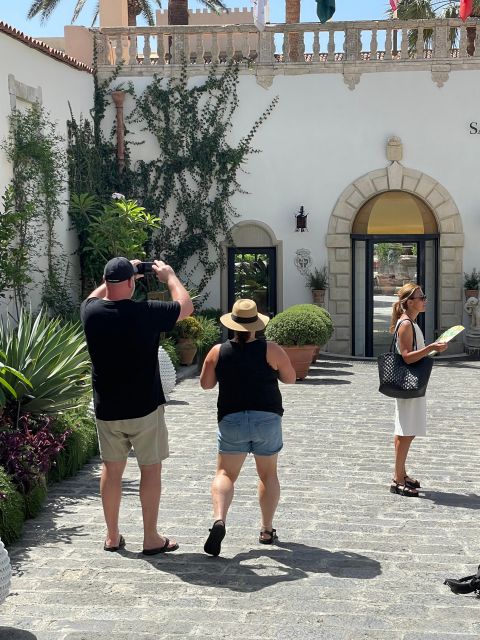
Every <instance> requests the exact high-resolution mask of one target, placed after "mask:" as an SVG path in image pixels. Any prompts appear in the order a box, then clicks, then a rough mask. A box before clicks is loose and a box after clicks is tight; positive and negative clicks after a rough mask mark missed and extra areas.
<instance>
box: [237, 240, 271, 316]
mask: <svg viewBox="0 0 480 640" xmlns="http://www.w3.org/2000/svg"><path fill="white" fill-rule="evenodd" d="M240 298H249V299H250V300H255V302H256V303H257V308H258V311H259V312H260V313H263V314H265V315H269V316H273V315H275V313H276V311H277V308H276V255H275V249H273V248H271V247H267V248H239V247H236V248H229V250H228V301H229V309H231V308H232V305H233V303H234V302H235V300H238V299H240Z"/></svg>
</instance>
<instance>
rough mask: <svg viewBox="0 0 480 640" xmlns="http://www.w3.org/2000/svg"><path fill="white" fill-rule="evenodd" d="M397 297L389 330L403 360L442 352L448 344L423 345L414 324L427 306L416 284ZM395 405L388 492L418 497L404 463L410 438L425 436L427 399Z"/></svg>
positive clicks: (417, 485)
mask: <svg viewBox="0 0 480 640" xmlns="http://www.w3.org/2000/svg"><path fill="white" fill-rule="evenodd" d="M397 296H398V302H395V304H394V305H393V310H392V320H391V324H390V332H391V333H395V332H397V340H396V347H397V351H398V353H400V354H401V356H402V357H403V359H404V361H405V363H406V364H413V363H414V362H418V361H419V360H421V359H422V358H425V356H428V354H429V353H431V352H432V351H437V352H439V353H440V352H442V351H445V349H446V348H447V346H448V345H447V344H445V343H443V342H433V343H432V344H429V345H427V346H425V340H424V338H423V333H422V330H421V329H420V327H419V326H418V324H417V317H418V314H419V313H424V312H425V309H426V306H427V296H426V295H424V293H423V291H422V288H421V287H420V285H418V284H414V283H413V282H409V283H407V284H405V285H404V286H403V287H401V289H399V291H398V293H397ZM414 331H415V334H414ZM395 405H396V406H395V432H394V433H395V438H394V442H395V470H394V475H393V479H392V484H391V486H390V491H391V493H397V494H399V495H402V496H409V497H415V496H418V490H419V489H420V482H419V481H418V480H415V479H414V478H412V477H411V476H409V475H408V473H407V470H406V467H405V463H406V460H407V455H408V451H409V449H410V445H411V444H412V440H413V439H414V438H415V436H425V435H426V433H427V399H426V397H425V396H423V397H421V398H408V399H404V398H396V399H395Z"/></svg>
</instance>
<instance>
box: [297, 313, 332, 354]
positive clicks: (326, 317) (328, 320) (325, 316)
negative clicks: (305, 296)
mask: <svg viewBox="0 0 480 640" xmlns="http://www.w3.org/2000/svg"><path fill="white" fill-rule="evenodd" d="M289 309H290V311H292V312H293V311H305V312H307V313H313V314H315V315H316V316H317V317H318V318H319V319H320V320H321V322H323V324H324V325H325V329H326V336H325V342H323V343H322V344H319V345H317V346H316V347H315V350H314V352H313V356H312V364H313V363H314V362H315V360H316V359H317V357H318V354H319V353H320V351H321V349H322V347H324V346H325V344H326V343H327V342H328V341H329V340H330V338H331V337H332V334H333V329H334V325H333V321H332V316H331V315H330V314H329V313H328V311H327V310H326V309H324V308H323V307H320V306H318V305H316V304H295V305H293V307H289Z"/></svg>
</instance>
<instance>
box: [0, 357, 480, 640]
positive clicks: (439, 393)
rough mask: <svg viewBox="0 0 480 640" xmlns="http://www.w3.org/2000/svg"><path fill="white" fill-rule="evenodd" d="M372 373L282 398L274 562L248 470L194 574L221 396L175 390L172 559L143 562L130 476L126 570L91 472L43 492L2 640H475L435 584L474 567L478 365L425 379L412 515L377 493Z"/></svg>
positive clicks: (405, 505)
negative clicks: (213, 550) (112, 549)
mask: <svg viewBox="0 0 480 640" xmlns="http://www.w3.org/2000/svg"><path fill="white" fill-rule="evenodd" d="M377 385H378V380H377V370H376V366H375V364H374V363H370V362H351V361H345V360H342V361H340V360H338V361H337V360H321V361H320V362H319V363H317V365H316V366H315V367H314V368H312V369H311V375H310V377H309V378H308V379H307V380H306V381H305V382H303V383H298V384H297V385H295V386H291V387H286V386H284V387H282V390H283V394H284V400H285V409H286V411H285V418H284V436H285V448H284V451H283V453H282V454H281V458H280V476H281V483H282V498H281V503H280V506H279V510H278V513H277V517H276V520H275V525H276V527H277V529H278V532H279V536H280V543H279V544H278V546H274V547H266V546H263V545H259V544H258V543H257V538H258V528H259V513H258V507H257V503H256V496H255V491H256V481H255V473H254V464H253V461H252V460H247V461H246V464H245V468H244V472H243V474H242V476H241V477H240V480H239V482H238V486H237V489H236V495H235V498H234V503H233V507H232V510H231V514H230V517H229V521H228V531H227V537H226V538H225V541H224V544H223V549H222V556H221V557H219V558H211V557H207V556H206V555H204V553H203V543H204V540H205V537H206V534H207V532H208V527H209V526H210V525H211V508H210V496H209V487H210V482H211V479H212V476H213V473H214V468H215V451H216V449H215V447H216V439H215V403H216V392H215V391H210V392H204V391H202V390H201V389H200V386H199V384H198V379H190V380H186V381H184V382H182V383H181V384H180V385H178V386H177V388H176V391H175V393H174V395H173V401H172V403H171V404H170V406H169V407H168V409H167V412H168V413H167V422H168V425H169V430H170V442H171V450H172V455H171V457H170V459H169V460H168V461H167V462H166V464H165V467H164V495H163V497H162V505H161V517H160V521H161V530H162V531H163V532H165V533H167V534H168V535H172V536H175V537H176V538H177V539H178V541H179V543H180V545H181V547H180V550H179V551H178V552H176V553H174V554H169V555H163V556H157V557H153V558H145V557H142V556H141V554H139V551H140V550H141V542H142V538H141V515H140V509H139V504H138V497H137V494H138V474H137V468H136V463H135V460H134V459H130V460H129V464H128V467H127V474H126V478H125V486H124V488H125V499H124V502H123V504H122V514H121V515H122V533H123V534H124V536H125V538H126V540H127V547H126V549H125V551H123V552H122V553H118V554H114V553H110V554H107V553H104V552H103V550H102V544H103V533H104V527H103V520H102V511H101V505H100V499H99V496H98V474H99V463H98V460H97V461H95V462H94V463H93V464H92V465H90V466H87V467H86V468H85V469H84V470H83V471H82V472H81V473H80V475H78V476H77V477H76V478H73V479H71V480H69V481H66V482H63V483H61V484H59V485H56V486H53V487H52V489H51V491H50V494H49V495H50V497H49V502H48V504H47V506H46V508H45V509H44V511H43V512H42V514H41V515H40V517H38V518H37V519H36V520H33V521H30V522H28V523H27V525H26V527H25V534H24V536H23V538H22V540H21V541H20V542H19V543H18V544H17V545H15V546H13V547H11V548H10V553H11V556H12V562H13V565H14V570H15V575H14V578H13V584H12V594H11V596H10V597H9V598H8V599H7V601H6V602H5V603H4V604H3V605H2V606H0V638H1V640H5V639H7V638H8V640H27V639H32V640H34V639H35V638H37V640H97V639H98V640H100V639H102V640H103V639H104V638H109V639H110V638H111V639H112V640H127V639H128V640H130V639H134V640H137V639H138V640H140V639H145V640H146V639H148V640H151V639H153V638H155V639H173V638H175V639H178V638H190V637H194V638H216V639H218V638H235V639H236V640H237V639H238V640H241V639H242V638H249V639H250V640H257V639H258V640H260V639H262V640H287V639H288V640H289V639H295V638H301V639H302V640H313V639H319V638H326V639H329V640H330V639H331V640H348V639H355V640H357V639H372V640H373V639H382V640H384V639H388V640H433V638H435V640H445V639H447V638H448V639H451V640H463V639H467V638H468V639H472V640H473V639H474V638H478V637H479V636H480V601H478V600H477V599H476V598H475V597H473V596H454V595H453V594H452V593H451V592H450V591H449V590H448V589H447V587H445V586H443V584H442V582H443V579H444V578H445V577H446V576H450V577H459V576H463V575H467V574H469V573H473V572H474V571H475V570H476V566H477V564H478V563H479V562H480V536H479V518H478V513H477V510H478V509H479V508H480V495H479V493H480V478H479V467H480V463H479V460H478V452H479V450H480V433H479V429H480V408H479V397H480V394H479V389H480V363H479V362H457V363H450V364H448V365H446V364H440V363H439V364H437V365H436V366H435V368H434V370H433V374H432V379H431V384H430V388H429V396H428V410H429V435H428V437H427V438H418V439H417V440H416V441H415V442H414V444H413V448H412V453H411V458H410V469H411V472H412V474H415V475H417V476H418V477H420V478H421V480H422V485H423V486H424V487H425V491H424V493H423V497H422V498H421V499H416V498H413V499H408V498H403V497H401V496H396V495H392V494H390V493H389V492H388V487H389V480H390V478H391V472H392V471H391V468H392V432H393V426H392V425H393V401H392V400H389V399H387V398H384V397H383V396H381V395H380V394H379V393H377V391H376V389H377Z"/></svg>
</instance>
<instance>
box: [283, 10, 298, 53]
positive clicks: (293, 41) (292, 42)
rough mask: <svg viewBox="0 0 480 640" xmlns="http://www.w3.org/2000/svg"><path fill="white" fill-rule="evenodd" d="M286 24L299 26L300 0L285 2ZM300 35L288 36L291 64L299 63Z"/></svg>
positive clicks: (292, 34) (291, 34)
mask: <svg viewBox="0 0 480 640" xmlns="http://www.w3.org/2000/svg"><path fill="white" fill-rule="evenodd" d="M285 22H286V23H287V24H297V23H298V22H300V0H285ZM299 44H300V34H299V33H289V34H288V47H289V50H290V60H291V62H299V56H300V51H299Z"/></svg>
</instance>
